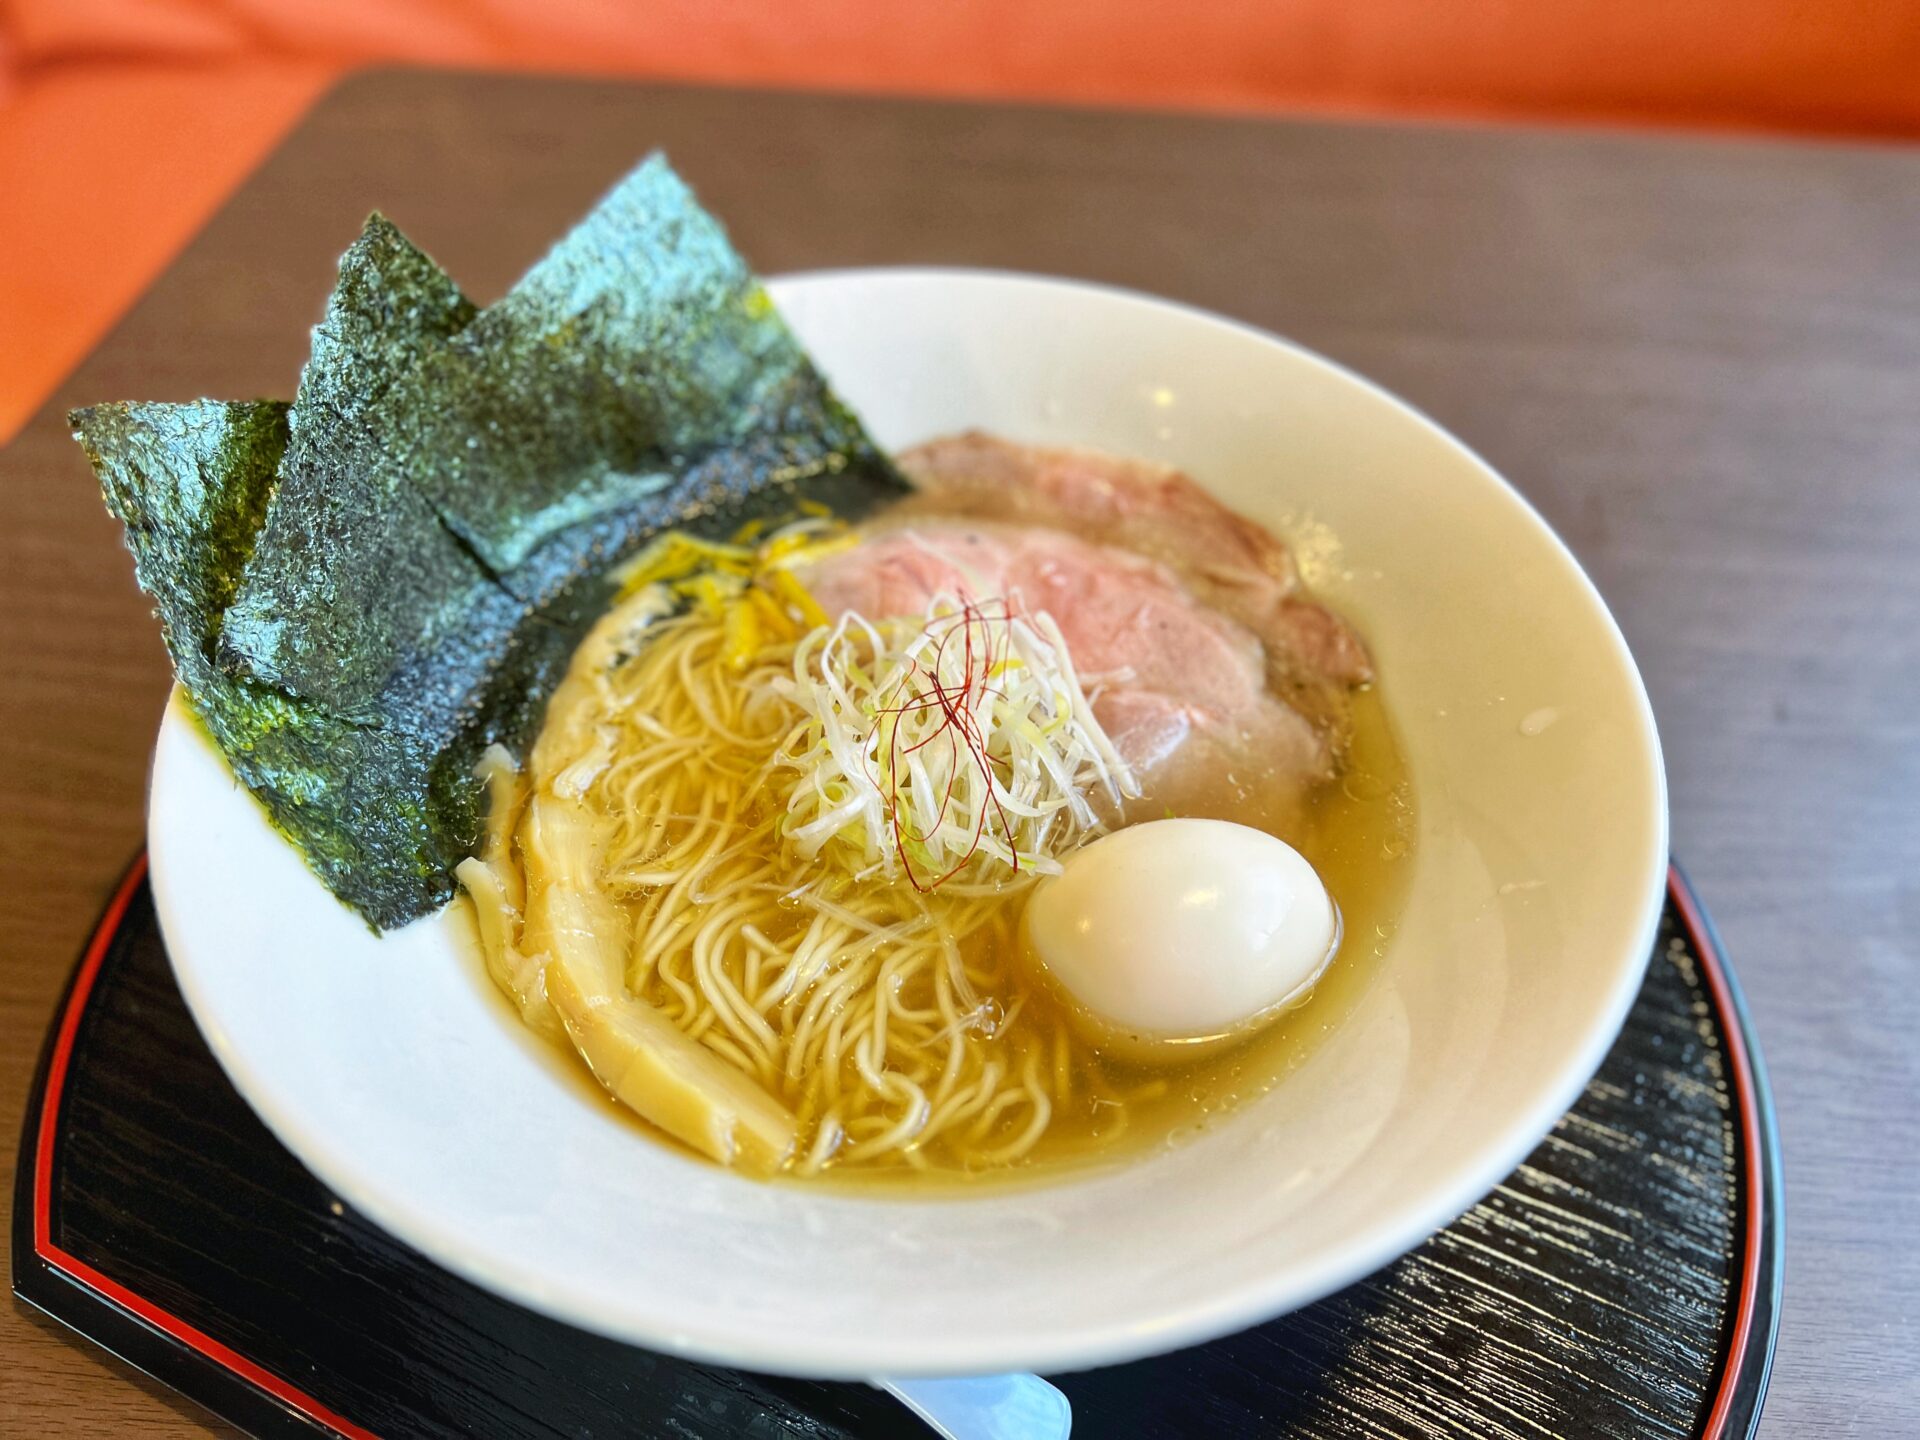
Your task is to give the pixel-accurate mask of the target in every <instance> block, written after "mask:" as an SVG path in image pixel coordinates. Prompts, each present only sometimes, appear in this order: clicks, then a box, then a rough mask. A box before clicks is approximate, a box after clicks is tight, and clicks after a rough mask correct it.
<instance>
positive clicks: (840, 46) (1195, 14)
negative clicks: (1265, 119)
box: [0, 0, 1920, 442]
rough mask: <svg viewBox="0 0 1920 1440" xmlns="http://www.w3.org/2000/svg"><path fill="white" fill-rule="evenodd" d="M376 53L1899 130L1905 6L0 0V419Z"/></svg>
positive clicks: (834, 80) (94, 335) (990, 93)
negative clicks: (323, 96)
mask: <svg viewBox="0 0 1920 1440" xmlns="http://www.w3.org/2000/svg"><path fill="white" fill-rule="evenodd" d="M393 61H401V62H408V61H411V62H420V63H430V64H441V65H456V66H468V67H483V68H490V69H493V68H509V69H530V70H544V71H574V72H581V73H593V74H618V75H631V76H639V77H655V78H673V79H682V80H698V81H713V82H723V83H731V84H744V85H778V86H785V87H802V88H822V89H837V90H859V91H871V92H881V93H896V94H926V95H947V96H977V97H999V98H1021V99H1039V100H1053V101H1065V102H1092V103H1102V104H1121V105H1140V106H1156V107H1173V108H1187V109H1207V110H1215V111H1235V112H1255V113H1279V112H1296V113H1299V112H1313V113H1332V114H1372V115H1396V116H1413V117H1418V116H1444V117H1450V118H1487V119H1502V120H1528V121H1535V120H1548V121H1557V122H1576V123H1595V122H1597V123H1605V124H1634V125H1657V126H1669V127H1690V128H1713V129H1744V130H1760V131H1774V132H1794V133H1804V134H1821V135H1853V136H1871V137H1885V138H1902V139H1911V138H1912V137H1914V136H1917V135H1920V0H893V3H886V0H631V3H623V0H470V3H462V0H0V442H4V441H5V439H6V438H7V437H8V436H10V435H11V434H12V433H13V431H14V430H15V429H16V428H17V427H18V425H19V424H20V423H21V422H22V421H23V420H24V419H25V418H26V416H27V415H28V414H29V413H31V411H32V409H33V408H34V407H35V406H36V405H37V404H38V402H39V401H40V399H41V398H42V397H43V396H44V394H45V393H46V391H47V390H49V389H50V388H51V387H52V386H53V385H54V384H55V383H57V381H58V379H59V377H60V376H61V375H63V374H65V373H66V371H67V370H68V369H70V368H71V367H72V365H73V364H75V363H76V362H77V361H78V360H79V359H80V358H81V356H82V355H84V354H85V352H86V351H87V349H88V348H90V347H91V346H92V345H93V344H94V343H95V342H96V341H97V340H98V339H99V337H100V336H101V334H102V333H104V331H105V330H106V328H107V327H108V326H109V325H111V323H112V321H113V320H114V318H115V317H116V316H118V315H119V314H120V312H121V311H122V310H123V309H124V308H125V307H126V305H127V304H129V303H130V302H131V301H132V299H133V298H134V297H136V296H137V295H138V294H139V292H140V290H141V289H142V288H144V287H145V286H146V285H147V284H148V283H149V282H150V281H151V279H152V278H153V276H154V275H155V274H156V273H157V272H158V271H159V270H160V269H161V268H163V267H164V266H165V264H166V262H167V261H168V260H169V259H170V258H171V257H172V256H173V254H174V253H175V252H176V251H177V250H178V249H179V248H180V247H181V246H182V245H184V244H185V243H186V241H187V240H188V239H189V238H190V237H191V236H192V234H193V233H194V232H195V230H197V229H198V228H199V226H200V225H201V224H202V223H203V222H204V220H205V218H206V217H207V215H208V214H209V213H210V212H211V211H212V210H213V208H214V207H215V206H217V205H218V204H219V202H220V200H221V199H222V198H223V197H224V196H225V195H226V194H227V193H228V192H229V191H230V190H231V189H232V187H233V186H234V185H236V184H237V183H238V182H239V181H240V180H241V179H242V178H243V177H244V176H245V174H246V173H247V172H248V171H249V170H250V169H251V168H252V167H253V166H254V165H255V164H257V163H258V161H259V160H260V159H261V158H263V157H264V156H265V154H266V153H267V152H268V151H270V150H271V149H272V147H273V145H274V144H275V143H276V142H277V141H278V140H279V139H280V137H281V136H282V135H283V134H284V133H285V132H286V130H287V129H288V128H289V127H290V126H292V125H293V124H294V123H295V122H296V121H297V120H298V118H299V116H300V115H301V113H303V111H304V110H305V109H306V107H307V106H308V105H310V104H311V103H312V102H313V100H314V99H315V98H316V97H317V96H318V95H319V94H320V93H322V91H324V90H325V88H326V87H327V86H328V85H329V84H330V83H331V82H332V80H333V79H334V78H335V77H337V76H338V75H339V74H341V73H343V72H344V71H346V70H348V69H351V68H353V67H355V66H359V65H364V64H368V63H375V62H393ZM76 177H85V178H84V183H77V182H76ZM102 197H111V203H103V199H102Z"/></svg>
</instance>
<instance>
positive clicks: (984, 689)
mask: <svg viewBox="0 0 1920 1440" xmlns="http://www.w3.org/2000/svg"><path fill="white" fill-rule="evenodd" d="M994 603H996V602H994V601H991V600H990V601H987V602H984V604H982V603H978V602H975V601H974V600H973V599H971V598H970V597H968V596H967V595H965V594H962V595H961V596H960V609H959V610H958V612H956V613H955V614H952V615H945V616H941V617H940V618H939V619H937V620H935V621H932V622H930V623H929V624H928V626H927V629H928V630H929V631H933V630H934V628H935V627H936V626H938V627H940V628H939V631H938V632H937V633H938V634H939V640H938V643H937V644H936V645H935V646H934V651H933V664H932V665H931V666H926V665H922V664H921V663H920V662H919V661H918V660H914V661H910V662H908V665H907V668H906V670H905V672H904V673H903V674H902V675H901V677H900V679H899V680H898V681H897V682H896V683H895V685H894V687H893V689H892V690H891V691H889V692H888V694H887V701H888V703H886V704H883V705H880V706H877V707H876V708H875V712H874V728H873V729H872V730H870V731H869V732H868V734H867V745H866V746H865V747H864V750H865V753H868V754H871V752H872V750H873V742H874V740H875V738H876V737H877V736H878V735H879V733H880V727H881V726H882V725H884V724H886V722H887V720H888V718H889V717H891V718H892V720H893V728H892V731H891V733H890V734H889V735H888V737H887V747H886V748H887V755H886V768H887V783H886V784H885V785H882V784H881V783H880V777H879V776H878V775H877V774H875V773H874V772H873V768H872V767H873V762H872V761H871V760H869V761H868V771H867V778H868V779H869V780H870V781H872V782H873V784H874V786H875V788H876V789H879V790H880V791H881V793H882V794H883V795H884V796H885V797H886V807H887V823H888V826H889V828H890V829H891V830H892V831H893V846H894V852H895V853H896V854H898V855H899V857H900V865H901V868H902V869H903V870H905V871H906V876H907V881H908V883H909V884H911V885H912V886H913V888H914V889H916V890H918V891H920V892H921V893H922V894H925V893H926V892H928V891H931V890H934V889H937V888H938V887H939V886H941V885H944V884H945V883H946V882H947V881H949V880H951V879H952V878H953V877H954V876H956V875H958V874H959V873H960V872H961V871H962V870H964V869H965V868H966V867H967V865H968V863H969V862H970V861H971V860H972V859H973V857H974V856H975V855H976V854H978V853H979V850H980V846H981V844H982V842H983V840H984V838H985V835H986V827H987V807H986V806H984V805H983V806H982V807H981V808H980V812H979V814H978V815H977V816H975V817H974V826H973V838H972V843H971V844H970V845H969V846H968V848H967V852H966V854H964V855H962V856H961V857H960V859H959V861H958V862H957V863H956V864H955V865H954V866H953V867H952V868H950V869H949V870H947V871H946V873H945V874H942V875H939V876H937V877H935V878H934V879H932V880H926V881H923V880H922V878H921V876H920V875H919V874H918V873H917V872H916V871H915V869H914V865H913V859H912V857H911V856H910V855H909V854H908V852H907V846H908V843H909V841H912V842H913V843H917V844H922V845H924V844H925V843H926V841H927V838H928V837H929V836H930V835H932V834H933V832H934V831H935V830H938V829H939V828H940V825H941V824H942V823H943V822H944V821H945V820H946V818H947V812H948V811H949V810H950V809H952V807H953V798H954V792H955V789H956V787H957V786H958V785H959V781H960V751H961V748H962V747H965V749H966V752H967V758H968V759H969V760H971V761H972V762H973V764H974V766H975V767H976V768H977V769H978V770H979V771H980V773H981V775H982V776H983V777H984V778H985V779H986V781H987V799H988V801H989V802H990V803H991V805H992V808H993V813H994V815H995V816H996V817H997V818H998V820H999V826H1000V834H1001V837H1002V839H1004V840H1005V842H1006V846H1007V851H1008V853H1009V854H1010V855H1011V856H1012V857H1013V860H1012V865H1013V869H1014V871H1015V873H1018V872H1019V869H1020V852H1019V850H1018V848H1017V847H1016V846H1015V845H1014V839H1013V825H1012V822H1010V821H1009V820H1008V819H1007V812H1006V807H1005V806H1004V805H1002V804H1001V802H1000V797H999V795H998V794H996V793H995V791H994V786H993V762H992V760H991V759H990V758H989V757H988V755H987V750H986V744H987V741H986V736H985V734H984V733H983V732H982V731H981V729H980V723H979V721H978V720H977V719H976V718H975V715H974V707H975V705H976V704H977V703H978V702H979V700H981V699H983V698H985V697H986V696H988V695H994V696H998V697H999V698H1001V699H1005V698H1006V697H1005V693H1004V692H1003V691H1000V690H997V689H995V688H993V687H992V686H990V685H988V683H987V681H988V680H989V679H990V678H991V677H992V676H993V673H994V672H995V671H996V670H998V669H999V668H1000V666H1001V665H1002V664H1003V663H1004V662H1005V660H1006V654H1007V650H1008V649H1009V648H1010V646H1011V644H1012V628H1013V626H1012V622H1013V620H1014V619H1015V611H1014V608H1013V605H1012V603H1011V602H1010V601H1007V600H1001V601H998V602H997V603H998V604H999V606H1000V610H999V613H997V614H994V613H990V612H989V611H988V610H987V609H986V608H985V607H986V606H987V605H992V604H994ZM996 625H997V626H999V627H1000V628H999V629H998V631H996V630H995V629H994V627H995V626H996ZM956 630H957V631H958V632H959V633H960V636H961V643H962V645H963V647H964V649H963V652H962V654H961V657H960V673H961V683H960V685H959V686H958V688H955V687H954V686H951V685H949V684H948V683H947V682H946V681H945V680H943V679H942V678H941V673H940V672H941V668H942V666H943V665H944V664H945V662H946V656H947V646H948V645H949V644H950V643H951V642H952V640H953V637H954V632H955V631H956ZM976 632H978V635H979V639H980V647H979V652H978V653H976V649H975V636H976ZM916 681H922V682H924V686H925V688H924V689H921V690H916V691H915V692H914V694H913V696H912V698H910V699H908V700H905V701H902V702H900V703H898V704H894V703H892V702H893V700H894V697H895V696H897V695H898V694H899V693H900V692H901V690H903V689H906V688H907V687H908V686H910V685H912V684H914V683H915V682H916ZM933 709H938V710H939V711H940V717H941V723H940V727H939V728H938V729H937V730H934V731H933V732H932V733H931V734H928V735H926V736H923V737H922V738H921V739H919V740H917V741H915V742H914V743H913V744H911V745H909V746H907V747H906V750H905V752H904V755H905V756H909V757H910V756H912V755H914V754H915V753H917V752H918V751H919V750H921V749H922V748H923V747H925V746H926V745H928V744H930V743H932V742H933V741H935V740H938V739H941V738H944V739H945V740H946V742H947V784H946V789H945V791H944V793H943V794H942V795H941V797H940V809H939V810H938V812H937V813H936V814H935V816H934V820H933V824H932V826H931V827H930V828H929V829H927V830H926V831H924V832H915V831H913V830H911V829H910V828H909V827H908V825H907V822H906V821H905V820H904V819H903V818H902V817H901V814H900V773H901V768H900V767H901V765H902V763H903V753H902V751H901V747H900V721H901V719H902V718H903V717H905V716H907V715H911V714H920V713H924V712H925V711H928V710H933Z"/></svg>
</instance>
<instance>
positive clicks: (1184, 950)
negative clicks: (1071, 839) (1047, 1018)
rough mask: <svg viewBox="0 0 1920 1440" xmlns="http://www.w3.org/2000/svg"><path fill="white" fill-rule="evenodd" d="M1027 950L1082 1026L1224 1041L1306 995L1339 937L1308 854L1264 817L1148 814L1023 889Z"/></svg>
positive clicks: (1180, 1041) (1159, 1044)
mask: <svg viewBox="0 0 1920 1440" xmlns="http://www.w3.org/2000/svg"><path fill="white" fill-rule="evenodd" d="M1024 923H1025V932H1026V946H1027V951H1028V954H1029V956H1030V957H1031V958H1032V960H1033V961H1034V962H1035V963H1036V964H1037V965H1038V966H1039V967H1040V968H1041V970H1042V971H1044V973H1045V976H1046V978H1047V979H1048V980H1049V982H1050V983H1051V984H1052V985H1053V986H1054V987H1055V989H1056V990H1058V991H1059V992H1061V994H1062V998H1063V999H1064V1000H1066V1001H1067V1003H1068V1005H1069V1008H1070V1009H1071V1010H1072V1012H1073V1013H1074V1015H1075V1018H1076V1021H1077V1022H1078V1023H1079V1024H1080V1026H1081V1029H1082V1030H1083V1031H1084V1032H1085V1033H1086V1035H1087V1037H1088V1038H1089V1039H1090V1040H1091V1041H1093V1043H1095V1044H1096V1045H1099V1046H1101V1047H1102V1048H1106V1049H1110V1050H1114V1051H1117V1052H1120V1053H1124V1054H1126V1055H1127V1056H1129V1057H1130V1058H1135V1059H1148V1060H1155V1059H1157V1060H1176V1059H1185V1058H1189V1057H1192V1056H1193V1055H1195V1054H1196V1053H1198V1052H1199V1051H1200V1050H1202V1049H1205V1048H1212V1047H1215V1046H1219V1045H1225V1044H1230V1043H1232V1042H1233V1041H1234V1040H1237V1039H1239V1038H1240V1037H1241V1036H1243V1035H1245V1034H1247V1033H1248V1032H1249V1031H1251V1030H1252V1029H1254V1028H1256V1027H1257V1026H1258V1025H1260V1024H1262V1023H1264V1022H1265V1021H1267V1020H1270V1019H1272V1018H1274V1016H1276V1015H1278V1014H1279V1013H1280V1012H1281V1011H1283V1010H1285V1009H1287V1008H1288V1007H1289V1005H1290V1004H1292V1003H1293V1002H1296V1001H1298V1000H1300V999H1301V998H1303V997H1304V996H1305V994H1306V992H1307V991H1308V990H1309V989H1310V988H1311V987H1312V985H1313V982H1314V981H1315V980H1317V979H1318V978H1319V976H1320V973H1321V971H1323V970H1325V969H1326V967H1327V964H1328V962H1329V961H1331V960H1332V958H1333V954H1334V951H1335V950H1336V949H1337V948H1338V946H1339V940H1340V919H1339V912H1338V911H1337V910H1336V909H1335V908H1334V905H1333V901H1332V900H1331V899H1330V898H1329V897H1328V895H1327V891H1326V887H1325V886H1324V885H1322V884H1321V883H1320V877H1319V876H1318V875H1317V874H1315V873H1314V869H1313V866H1311V865H1309V864H1308V863H1307V861H1306V859H1305V858H1304V857H1303V856H1302V855H1301V854H1300V852H1299V851H1297V850H1295V849H1294V848H1293V847H1292V846H1291V845H1288V844H1287V843H1286V842H1285V841H1284V840H1280V839H1277V838H1275V837H1274V836H1272V835H1269V834H1267V833H1266V832H1265V831H1263V830H1255V829H1253V828H1252V827H1251V826H1247V825H1236V824H1233V823H1232V822H1230V821H1226V820H1150V821H1147V822H1146V823H1144V824H1140V825H1131V826H1128V827H1127V828H1126V829H1123V830H1117V831H1115V832H1114V833H1113V834H1111V835H1106V836H1102V837H1101V838H1100V839H1098V840H1096V841H1094V842H1093V843H1092V844H1091V845H1088V846H1087V847H1086V848H1085V849H1083V850H1080V851H1077V852H1076V853H1074V854H1073V855H1071V856H1069V857H1068V858H1067V859H1066V861H1065V862H1064V864H1063V867H1062V870H1061V873H1060V874H1058V875H1055V876H1052V877H1050V878H1049V879H1047V880H1044V881H1042V882H1041V883H1040V885H1038V886H1037V887H1036V888H1035V890H1034V892H1033V895H1032V898H1031V899H1030V900H1029V901H1028V902H1027V911H1026V919H1025V922H1024Z"/></svg>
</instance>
